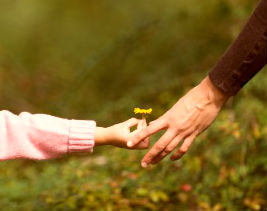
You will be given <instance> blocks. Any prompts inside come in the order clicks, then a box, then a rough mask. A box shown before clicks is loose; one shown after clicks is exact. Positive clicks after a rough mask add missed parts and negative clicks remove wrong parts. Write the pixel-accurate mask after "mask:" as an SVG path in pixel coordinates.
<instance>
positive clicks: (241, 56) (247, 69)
mask: <svg viewBox="0 0 267 211" xmlns="http://www.w3.org/2000/svg"><path fill="white" fill-rule="evenodd" d="M266 11H267V1H266V0H261V1H260V3H259V4H258V6H257V8H256V9H255V11H254V12H253V14H252V16H251V17H250V19H249V20H248V22H247V24H246V25H245V27H244V28H243V30H242V31H241V33H240V34H239V36H238V37H237V39H236V40H235V41H234V43H233V44H232V45H231V46H230V47H229V48H228V49H227V51H226V52H225V53H224V55H223V56H222V57H221V58H220V60H219V61H218V62H217V63H216V65H215V66H214V67H213V68H212V70H211V71H210V73H209V77H210V80H211V82H212V83H213V84H214V85H215V86H216V87H217V88H218V89H220V90H221V91H222V92H224V93H225V94H227V95H235V94H236V93H237V92H238V91H239V90H240V89H241V88H242V87H243V86H244V85H245V84H246V83H247V82H248V81H249V80H250V79H251V78H252V77H253V76H254V75H255V74H256V73H257V72H258V71H259V70H261V68H262V67H263V66H264V65H265V64H266V59H267V58H266V57H267V55H266V33H267V32H266V25H267V23H266V20H267V12H266Z"/></svg>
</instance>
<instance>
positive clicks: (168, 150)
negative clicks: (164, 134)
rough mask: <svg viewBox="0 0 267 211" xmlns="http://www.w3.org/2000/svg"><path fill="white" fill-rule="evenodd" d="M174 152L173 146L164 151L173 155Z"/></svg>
mask: <svg viewBox="0 0 267 211" xmlns="http://www.w3.org/2000/svg"><path fill="white" fill-rule="evenodd" d="M172 150H173V147H172V146H169V147H166V149H165V150H164V151H165V152H166V153H171V152H172Z"/></svg>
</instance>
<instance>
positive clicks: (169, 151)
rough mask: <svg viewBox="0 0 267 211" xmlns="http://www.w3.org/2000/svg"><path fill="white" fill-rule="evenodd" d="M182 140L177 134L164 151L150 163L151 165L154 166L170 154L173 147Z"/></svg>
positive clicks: (181, 136) (180, 135)
mask: <svg viewBox="0 0 267 211" xmlns="http://www.w3.org/2000/svg"><path fill="white" fill-rule="evenodd" d="M182 139H183V135H182V134H178V135H177V136H176V137H175V138H174V139H173V140H172V141H171V142H170V143H169V144H168V145H167V146H166V147H165V149H164V150H163V151H162V152H161V153H160V154H159V155H158V156H157V157H155V158H154V159H153V160H152V161H151V164H156V163H158V162H160V161H161V160H162V159H163V158H165V157H166V156H167V155H168V154H170V153H171V152H172V151H173V150H174V149H175V147H177V145H178V144H179V143H180V141H181V140H182Z"/></svg>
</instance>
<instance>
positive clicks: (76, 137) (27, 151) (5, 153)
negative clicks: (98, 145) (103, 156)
mask: <svg viewBox="0 0 267 211" xmlns="http://www.w3.org/2000/svg"><path fill="white" fill-rule="evenodd" d="M94 134H95V122H94V121H82V120H68V119H62V118H57V117H53V116H50V115H44V114H35V115H32V114H30V113H27V112H23V113H21V114H19V115H14V114H12V113H11V112H9V111H0V160H8V159H16V158H26V159H37V160H41V159H51V158H56V157H59V156H62V155H65V154H67V153H72V152H91V151H92V149H93V146H94Z"/></svg>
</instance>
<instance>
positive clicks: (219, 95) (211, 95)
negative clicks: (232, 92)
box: [199, 76, 229, 107]
mask: <svg viewBox="0 0 267 211" xmlns="http://www.w3.org/2000/svg"><path fill="white" fill-rule="evenodd" d="M199 86H200V89H201V90H203V92H204V93H205V95H206V96H207V98H208V99H209V100H210V101H212V102H213V103H214V104H216V105H217V106H218V107H222V106H223V105H224V103H226V101H227V100H228V99H229V96H228V95H226V94H225V93H223V92H222V91H221V90H220V89H218V88H217V87H216V86H215V85H214V84H213V83H212V82H211V80H210V78H209V77H208V76H207V77H206V78H204V79H203V81H201V83H200V84H199Z"/></svg>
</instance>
